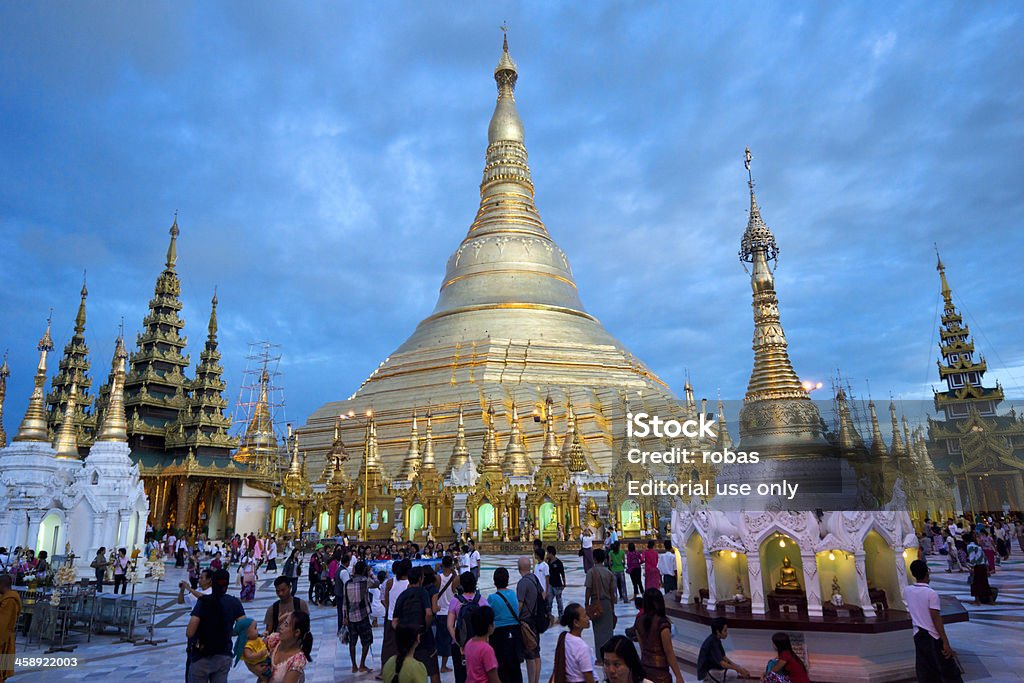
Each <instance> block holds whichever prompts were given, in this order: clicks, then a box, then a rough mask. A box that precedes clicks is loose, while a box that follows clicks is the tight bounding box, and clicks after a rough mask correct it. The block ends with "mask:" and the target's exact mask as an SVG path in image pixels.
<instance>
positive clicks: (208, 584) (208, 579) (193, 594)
mask: <svg viewBox="0 0 1024 683" xmlns="http://www.w3.org/2000/svg"><path fill="white" fill-rule="evenodd" d="M212 586H213V570H212V569H203V570H202V571H200V572H199V590H192V588H190V587H189V585H188V581H181V582H179V583H178V601H177V602H178V604H179V605H188V608H189V609H190V610H191V609H193V608H195V606H196V600H198V599H199V598H200V597H202V596H203V595H209V594H210V593H212V592H213V588H212Z"/></svg>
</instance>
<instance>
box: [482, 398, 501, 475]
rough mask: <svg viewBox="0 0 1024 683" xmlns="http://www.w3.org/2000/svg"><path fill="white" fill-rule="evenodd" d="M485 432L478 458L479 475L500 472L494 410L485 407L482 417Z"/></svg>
mask: <svg viewBox="0 0 1024 683" xmlns="http://www.w3.org/2000/svg"><path fill="white" fill-rule="evenodd" d="M484 424H485V425H486V427H487V432H486V433H485V434H484V448H483V453H482V454H481V456H480V468H479V471H480V473H481V474H482V473H484V472H501V455H500V454H499V451H498V436H497V434H495V433H494V408H492V407H491V406H490V405H488V406H487V413H486V414H485V415H484Z"/></svg>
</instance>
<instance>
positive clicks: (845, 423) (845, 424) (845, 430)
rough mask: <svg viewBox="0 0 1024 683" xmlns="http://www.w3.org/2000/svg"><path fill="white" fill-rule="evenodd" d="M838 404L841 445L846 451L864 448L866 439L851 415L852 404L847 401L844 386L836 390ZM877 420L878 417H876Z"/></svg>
mask: <svg viewBox="0 0 1024 683" xmlns="http://www.w3.org/2000/svg"><path fill="white" fill-rule="evenodd" d="M836 406H837V408H838V412H839V447H840V448H841V449H842V450H843V452H844V453H850V452H851V451H854V450H861V449H863V448H864V439H863V438H861V435H860V432H858V431H857V427H856V425H854V424H853V419H852V417H851V416H850V406H849V404H848V403H847V402H846V392H845V391H843V388H842V387H839V388H838V389H837V390H836ZM876 422H877V418H876Z"/></svg>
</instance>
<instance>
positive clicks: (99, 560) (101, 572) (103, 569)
mask: <svg viewBox="0 0 1024 683" xmlns="http://www.w3.org/2000/svg"><path fill="white" fill-rule="evenodd" d="M108 564H110V563H109V562H107V549H106V547H101V548H100V549H99V550H97V551H96V557H94V558H92V562H90V563H89V566H90V567H92V568H93V571H94V572H95V576H96V592H97V593H102V592H103V577H104V576H106V574H107V565H108Z"/></svg>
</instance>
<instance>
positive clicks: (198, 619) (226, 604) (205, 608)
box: [185, 569, 245, 683]
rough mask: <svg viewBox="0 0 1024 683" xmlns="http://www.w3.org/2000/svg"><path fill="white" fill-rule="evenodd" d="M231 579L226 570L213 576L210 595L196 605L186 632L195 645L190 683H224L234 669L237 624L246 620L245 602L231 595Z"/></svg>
mask: <svg viewBox="0 0 1024 683" xmlns="http://www.w3.org/2000/svg"><path fill="white" fill-rule="evenodd" d="M230 583H231V575H230V574H228V572H227V570H225V569H218V570H217V571H216V572H214V574H213V583H212V584H211V593H210V595H204V596H202V597H201V598H199V600H197V601H196V606H195V607H193V608H192V614H191V616H190V617H189V620H188V626H187V627H186V628H185V636H186V638H187V639H188V640H189V641H190V642H192V643H193V645H192V655H191V664H190V665H189V683H223V681H226V680H227V675H228V671H229V670H230V669H231V659H232V652H233V648H232V644H231V636H232V635H233V633H234V626H235V622H236V621H237V620H239V619H241V618H242V617H244V616H245V609H244V608H243V607H242V603H241V601H239V599H238V598H236V597H235V596H233V595H228V586H229V585H230Z"/></svg>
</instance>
